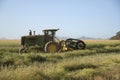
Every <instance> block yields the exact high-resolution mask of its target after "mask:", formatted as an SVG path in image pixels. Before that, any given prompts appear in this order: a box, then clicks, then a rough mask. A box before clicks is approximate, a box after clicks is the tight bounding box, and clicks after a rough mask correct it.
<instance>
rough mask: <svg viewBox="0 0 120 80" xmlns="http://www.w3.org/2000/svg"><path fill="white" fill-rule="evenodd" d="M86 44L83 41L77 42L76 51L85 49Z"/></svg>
mask: <svg viewBox="0 0 120 80" xmlns="http://www.w3.org/2000/svg"><path fill="white" fill-rule="evenodd" d="M85 47H86V44H85V43H84V42H83V41H78V42H77V44H76V48H77V49H85Z"/></svg>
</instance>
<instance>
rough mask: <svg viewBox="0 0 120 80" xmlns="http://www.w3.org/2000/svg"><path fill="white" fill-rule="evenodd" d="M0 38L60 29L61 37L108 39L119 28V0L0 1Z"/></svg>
mask: <svg viewBox="0 0 120 80" xmlns="http://www.w3.org/2000/svg"><path fill="white" fill-rule="evenodd" d="M0 22H1V23H0V38H2V37H5V38H8V39H20V37H21V36H24V35H28V33H29V30H30V29H31V30H33V31H34V30H35V31H36V34H43V33H42V30H43V29H51V28H59V29H60V30H59V31H58V32H57V36H60V37H73V38H77V37H82V36H85V37H92V38H102V39H107V38H110V37H112V36H114V35H115V34H116V32H118V31H120V1H119V0H0Z"/></svg>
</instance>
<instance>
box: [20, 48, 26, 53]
mask: <svg viewBox="0 0 120 80" xmlns="http://www.w3.org/2000/svg"><path fill="white" fill-rule="evenodd" d="M26 52H27V48H25V47H22V48H20V49H19V54H22V53H26Z"/></svg>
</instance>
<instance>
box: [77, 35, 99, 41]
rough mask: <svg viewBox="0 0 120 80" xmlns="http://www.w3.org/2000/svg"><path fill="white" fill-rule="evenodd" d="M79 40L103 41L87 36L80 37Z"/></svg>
mask: <svg viewBox="0 0 120 80" xmlns="http://www.w3.org/2000/svg"><path fill="white" fill-rule="evenodd" d="M78 39H83V40H101V38H92V37H85V36H82V37H79V38H78Z"/></svg>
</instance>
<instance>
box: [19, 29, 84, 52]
mask: <svg viewBox="0 0 120 80" xmlns="http://www.w3.org/2000/svg"><path fill="white" fill-rule="evenodd" d="M58 30H59V29H47V30H43V32H44V34H43V35H35V31H34V34H33V35H32V31H31V30H30V32H29V35H27V36H22V37H21V45H22V46H23V47H22V48H20V50H19V53H24V52H28V50H29V49H31V48H38V49H39V50H42V51H44V52H49V53H55V52H59V51H65V50H67V48H72V49H84V48H85V43H84V42H83V41H81V40H76V39H71V38H70V39H67V40H65V41H63V40H62V41H60V40H58V41H56V40H55V34H56V31H58ZM75 40H76V41H75ZM78 42H79V45H78Z"/></svg>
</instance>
